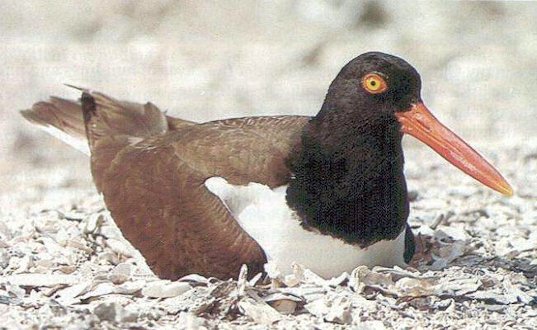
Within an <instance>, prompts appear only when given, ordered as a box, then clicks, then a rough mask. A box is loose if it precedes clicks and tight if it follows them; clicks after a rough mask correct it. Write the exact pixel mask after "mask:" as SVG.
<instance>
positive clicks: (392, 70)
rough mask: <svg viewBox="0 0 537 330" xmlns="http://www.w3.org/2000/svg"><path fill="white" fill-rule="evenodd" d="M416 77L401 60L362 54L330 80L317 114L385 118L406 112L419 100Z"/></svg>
mask: <svg viewBox="0 0 537 330" xmlns="http://www.w3.org/2000/svg"><path fill="white" fill-rule="evenodd" d="M420 90H421V79H420V75H419V74H418V72H417V71H416V69H414V68H413V67H412V66H411V65H410V64H408V62H406V61H405V60H403V59H401V58H399V57H396V56H393V55H388V54H384V53H379V52H369V53H364V54H362V55H360V56H358V57H356V58H354V59H353V60H352V61H350V62H349V63H347V65H345V66H344V67H343V69H341V71H340V72H339V74H338V75H337V77H336V78H335V79H334V81H333V82H332V84H331V85H330V88H329V89H328V93H327V95H326V99H325V103H324V105H323V109H322V110H321V113H320V115H321V116H322V115H324V113H325V112H326V111H338V110H339V111H345V110H347V111H359V112H362V114H361V115H366V114H365V113H363V112H368V113H367V117H371V116H372V115H375V114H380V115H386V114H393V113H395V112H402V111H406V110H407V109H409V108H410V106H411V105H412V104H414V103H417V102H419V101H420V100H421V96H420Z"/></svg>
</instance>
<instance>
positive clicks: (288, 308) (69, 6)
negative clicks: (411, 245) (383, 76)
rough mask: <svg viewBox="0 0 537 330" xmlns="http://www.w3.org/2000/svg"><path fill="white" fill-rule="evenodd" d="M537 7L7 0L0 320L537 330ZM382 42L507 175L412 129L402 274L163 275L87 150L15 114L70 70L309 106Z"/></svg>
mask: <svg viewBox="0 0 537 330" xmlns="http://www.w3.org/2000/svg"><path fill="white" fill-rule="evenodd" d="M536 14H537V6H536V5H534V4H531V3H524V4H522V3H501V2H494V3H479V4H476V3H455V2H453V3H443V2H427V3H406V4H399V5H394V4H391V5H389V4H387V3H383V2H380V3H373V4H372V3H359V4H357V3H355V2H353V1H340V2H337V4H336V3H335V2H328V1H321V0H317V1H278V2H275V3H273V4H268V3H260V2H255V1H244V2H242V5H241V6H240V7H238V6H234V7H231V6H229V5H227V4H226V3H225V2H218V1H217V2H213V3H210V4H205V5H202V4H198V3H197V2H188V1H185V2H180V3H179V4H178V3H175V2H172V1H157V2H153V3H152V5H144V4H142V3H137V2H128V3H127V2H105V1H94V2H91V4H84V5H80V4H79V3H78V2H74V1H73V2H69V1H67V2H62V4H59V3H56V2H54V3H52V2H49V3H47V2H40V1H29V2H25V3H24V4H17V5H15V3H14V2H2V3H0V16H1V17H0V30H1V31H2V34H1V35H0V39H1V41H2V42H1V43H0V62H1V63H2V68H1V70H0V81H1V82H2V88H1V89H0V114H1V118H2V119H0V129H1V131H2V139H1V140H0V157H2V162H1V163H0V183H1V186H0V267H1V272H0V275H1V277H0V312H1V313H2V314H3V315H5V317H4V318H3V320H4V321H3V322H0V327H4V328H9V329H11V328H73V329H79V328H189V327H190V328H200V327H206V328H214V327H216V326H220V327H222V328H226V327H227V328H235V327H242V328H245V329H246V328H248V329H249V328H254V327H257V328H266V327H276V328H294V327H299V326H300V327H303V328H312V327H318V328H337V327H349V326H350V325H353V326H354V327H356V328H360V327H361V328H364V329H370V328H382V327H387V328H414V327H423V328H445V327H451V328H463V327H466V328H483V327H485V326H488V327H490V328H509V327H513V328H528V329H531V328H536V327H537V323H536V321H535V320H536V319H537V313H536V311H535V304H536V297H537V291H536V289H537V283H536V276H537V264H536V260H537V250H536V247H537V235H536V234H535V233H537V193H535V191H536V189H537V175H536V174H535V173H537V136H536V134H535V132H536V131H537V121H536V120H535V119H536V118H537V110H536V107H535V104H536V102H535V101H536V98H535V96H534V95H535V92H534V90H535V87H536V86H537V76H535V75H534V74H533V73H534V72H535V70H536V69H537V67H536V66H537V32H534V31H537V22H536V21H535V20H534V19H533V18H532V17H535V15H536ZM367 50H382V51H385V52H389V53H394V54H398V55H401V56H403V57H404V58H406V59H408V60H409V61H410V62H411V63H412V64H414V65H415V66H416V67H417V68H418V70H419V71H420V72H421V74H422V79H423V82H424V83H423V85H424V86H423V97H424V99H425V102H426V103H427V104H428V105H429V107H430V108H431V109H433V111H435V113H436V114H437V115H438V117H440V118H441V119H442V120H443V121H444V122H445V123H446V124H448V126H450V127H451V128H452V129H453V130H455V131H456V132H458V133H459V134H460V135H462V136H463V137H464V138H465V139H466V140H468V141H469V142H471V144H472V145H474V146H476V148H477V149H478V150H480V151H482V153H483V154H484V155H486V156H487V158H489V159H491V161H492V163H494V164H496V165H497V166H498V167H499V169H500V170H501V172H502V173H503V174H504V175H505V176H506V177H507V178H508V180H509V181H510V182H511V183H512V185H513V187H514V188H515V196H514V197H512V198H504V197H501V196H498V195H497V194H495V193H493V192H491V191H488V190H486V189H485V188H482V187H481V186H479V185H478V184H476V183H475V182H473V181H472V180H471V179H469V178H466V177H465V176H464V175H463V174H461V173H460V172H458V171H457V170H456V169H454V168H452V167H451V166H450V165H448V164H446V162H445V161H444V160H442V159H441V158H440V157H438V156H436V155H434V154H433V152H432V151H430V150H427V149H426V148H425V147H422V146H418V145H417V144H416V143H414V142H412V141H411V140H410V139H409V138H407V140H408V141H405V145H406V159H407V162H406V172H407V179H408V181H409V188H410V190H411V191H412V197H413V202H412V204H411V207H412V213H411V217H410V223H411V225H412V226H413V227H414V229H415V231H416V232H420V233H421V234H422V239H421V241H420V242H422V244H423V246H424V247H425V249H426V251H427V253H426V254H425V256H424V258H423V259H422V260H420V264H419V266H418V267H417V268H418V271H414V270H406V271H403V270H393V269H392V270H386V269H375V270H367V269H358V270H357V271H355V272H353V274H347V275H344V276H342V277H341V278H339V279H336V280H332V281H324V280H322V279H319V278H317V277H315V275H313V274H311V273H310V272H308V271H307V270H302V269H299V268H297V271H296V274H295V275H294V276H292V277H290V278H278V276H276V275H277V274H276V275H275V274H272V275H273V277H274V278H273V279H272V280H267V281H259V282H258V283H255V285H254V283H246V282H245V281H239V282H221V281H217V280H214V279H203V278H198V277H191V278H187V279H184V280H182V281H179V282H175V283H166V282H162V281H158V279H156V278H155V277H153V276H152V275H151V274H149V273H148V272H147V269H146V267H145V264H144V262H143V260H142V259H140V258H139V256H138V255H137V254H136V252H135V251H133V250H132V249H131V248H130V247H129V246H128V243H126V242H125V241H124V240H123V239H122V238H121V236H120V233H119V232H118V231H117V229H116V228H115V227H114V225H113V222H112V221H111V219H110V218H109V217H108V215H107V214H106V211H104V210H103V208H104V205H103V203H102V201H101V199H100V197H99V196H98V195H97V194H96V192H95V190H94V188H93V186H92V183H91V177H90V174H89V165H88V162H87V158H86V157H85V156H84V155H82V154H80V153H79V152H77V151H74V150H71V149H69V148H68V147H66V146H65V145H63V144H62V143H61V142H57V141H55V140H54V139H53V138H51V137H48V136H47V135H45V134H44V133H41V132H38V131H37V130H36V129H34V128H32V127H30V126H29V125H27V124H26V123H24V122H23V121H22V120H21V118H20V117H19V116H18V113H17V111H16V110H18V109H23V108H26V107H28V106H30V105H31V104H32V103H33V102H34V101H37V100H39V99H45V98H46V97H47V96H48V95H50V94H54V95H60V96H65V97H71V98H76V97H78V95H77V94H76V93H75V92H73V91H71V90H69V89H68V88H65V87H63V86H62V85H61V84H62V83H73V84H79V85H82V86H88V87H92V88H95V89H98V90H102V91H105V92H107V93H109V94H111V95H113V96H116V97H119V98H125V99H131V100H136V101H141V102H144V101H147V100H151V101H153V102H154V103H156V104H157V105H159V106H160V107H161V108H163V109H168V111H169V113H171V114H174V115H179V116H182V117H184V118H186V119H191V120H198V121H204V120H210V119H216V118H223V117H235V116H242V115H252V114H282V113H284V114H310V115H311V114H314V113H315V112H316V111H317V109H319V107H320V104H321V102H322V99H323V97H324V93H325V90H326V88H327V86H328V84H329V82H330V80H331V79H332V78H333V77H334V75H335V74H336V73H337V71H338V70H339V68H340V67H341V66H342V65H343V64H344V63H346V61H348V60H349V59H351V58H352V57H354V56H355V55H357V54H359V53H362V52H364V51H367Z"/></svg>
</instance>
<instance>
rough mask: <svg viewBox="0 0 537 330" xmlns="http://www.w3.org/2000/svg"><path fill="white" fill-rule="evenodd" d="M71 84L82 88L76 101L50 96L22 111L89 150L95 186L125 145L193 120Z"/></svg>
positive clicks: (50, 129)
mask: <svg viewBox="0 0 537 330" xmlns="http://www.w3.org/2000/svg"><path fill="white" fill-rule="evenodd" d="M71 87H73V86H71ZM74 88H77V89H79V90H81V91H82V97H81V99H80V101H79V102H75V101H70V100H65V99H62V98H58V97H51V98H50V100H49V101H47V102H38V103H35V104H34V105H33V106H32V108H31V109H28V110H23V111H21V114H22V116H23V117H24V118H26V119H27V120H28V121H30V122H31V123H33V124H36V125H38V126H39V127H40V128H42V129H43V130H45V131H47V132H48V133H50V134H52V135H54V136H56V137H58V138H59V139H61V140H62V141H64V142H66V143H68V144H69V145H71V146H73V147H75V148H76V149H78V150H81V151H82V152H84V153H86V154H88V155H90V154H91V163H92V174H93V178H94V180H95V183H96V185H97V188H99V186H100V184H99V183H100V182H99V181H100V177H101V176H102V174H103V173H104V172H105V170H106V168H108V167H109V165H110V163H111V162H112V160H113V159H114V158H115V156H116V155H117V153H118V152H119V151H120V150H121V149H123V148H124V147H126V146H128V145H131V144H135V143H138V142H140V141H142V140H144V139H146V138H148V137H150V136H154V135H159V134H163V133H165V132H167V131H168V130H177V129H181V128H182V127H186V126H190V125H193V124H194V123H192V122H189V121H186V120H181V119H177V118H172V117H169V116H166V115H165V114H164V112H162V111H160V110H159V108H157V107H156V106H155V105H154V104H152V103H149V102H148V103H146V104H140V103H133V102H127V101H119V100H116V99H114V98H112V97H109V96H107V95H105V94H102V93H99V92H93V91H90V90H87V89H83V88H78V87H74Z"/></svg>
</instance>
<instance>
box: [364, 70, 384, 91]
mask: <svg viewBox="0 0 537 330" xmlns="http://www.w3.org/2000/svg"><path fill="white" fill-rule="evenodd" d="M362 87H363V88H364V89H365V90H366V91H367V92H368V93H371V94H380V93H383V92H385V91H386V90H387V89H388V84H387V83H386V80H384V78H382V77H381V76H380V75H379V74H378V73H368V74H366V75H365V76H364V77H363V78H362Z"/></svg>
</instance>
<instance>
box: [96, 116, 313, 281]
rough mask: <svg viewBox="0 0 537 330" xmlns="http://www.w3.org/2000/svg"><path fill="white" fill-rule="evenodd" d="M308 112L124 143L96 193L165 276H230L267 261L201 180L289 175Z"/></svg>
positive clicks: (269, 180) (280, 179)
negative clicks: (290, 159) (291, 157)
mask: <svg viewBox="0 0 537 330" xmlns="http://www.w3.org/2000/svg"><path fill="white" fill-rule="evenodd" d="M307 120H308V118H307V117H298V116H296V117H295V116H287V117H250V118H242V119H231V120H223V121H216V122H209V123H205V124H199V125H189V126H185V127H184V128H182V129H180V130H178V131H168V132H167V133H166V134H163V135H159V136H154V137H150V138H148V139H146V140H144V141H142V142H140V143H138V144H135V145H131V146H127V147H126V148H124V149H123V150H122V151H121V152H120V153H119V154H118V155H117V156H116V157H115V159H114V160H113V161H112V164H111V166H109V167H108V169H107V170H106V172H105V175H104V178H103V180H102V183H101V190H102V192H103V194H104V198H105V202H106V205H107V207H108V209H109V210H110V212H111V214H112V216H113V218H114V220H115V221H116V223H117V225H118V226H119V228H120V229H121V230H122V232H123V234H124V235H125V237H126V238H127V239H128V240H129V241H130V242H131V243H132V244H133V245H134V246H135V247H136V248H138V249H139V250H140V251H141V253H142V254H143V255H144V257H145V258H146V260H147V262H148V264H149V265H150V267H151V268H152V269H153V271H154V272H155V273H156V274H157V275H159V276H160V277H163V278H169V279H176V278H179V277H181V276H183V275H186V274H190V273H198V274H202V275H206V276H216V277H219V278H229V277H235V276H237V274H238V271H239V269H240V267H241V265H242V264H248V265H249V267H250V269H251V273H252V274H255V273H256V272H259V271H262V266H263V264H264V263H265V262H266V258H265V256H264V253H263V251H262V250H261V248H260V247H259V245H258V244H257V243H256V242H255V241H254V240H253V239H251V238H250V237H249V236H248V234H247V233H246V232H244V231H243V230H242V229H241V228H240V226H239V225H238V223H237V222H236V221H235V220H234V219H233V217H232V216H231V215H230V213H229V212H228V211H227V209H226V207H225V206H224V205H223V204H222V203H221V201H220V200H219V199H218V198H217V197H215V196H214V195H213V194H211V193H210V192H209V191H208V190H207V189H206V188H205V185H204V182H205V180H206V179H207V178H209V177H211V176H222V177H225V178H226V179H227V180H229V181H230V182H231V183H235V184H246V183H248V182H252V181H255V182H260V183H264V184H267V185H269V186H272V187H274V186H278V185H282V184H285V183H286V182H287V181H288V179H289V170H288V168H287V166H286V158H287V155H288V154H289V153H290V152H291V149H292V148H293V147H294V146H295V145H296V144H297V142H298V139H299V135H300V132H301V131H302V128H303V126H304V125H305V123H306V122H307Z"/></svg>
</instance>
